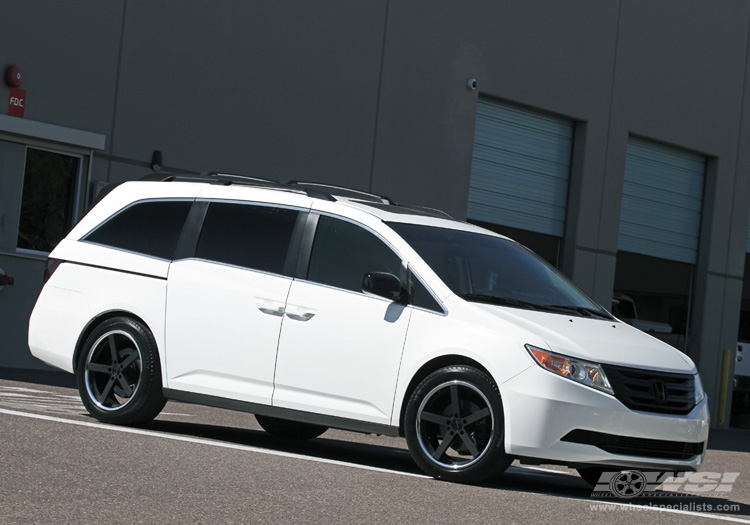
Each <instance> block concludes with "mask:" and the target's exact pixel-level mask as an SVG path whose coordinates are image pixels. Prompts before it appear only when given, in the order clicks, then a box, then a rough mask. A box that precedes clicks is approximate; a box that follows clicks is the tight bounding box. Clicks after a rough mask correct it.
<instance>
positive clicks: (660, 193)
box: [617, 137, 706, 264]
mask: <svg viewBox="0 0 750 525" xmlns="http://www.w3.org/2000/svg"><path fill="white" fill-rule="evenodd" d="M705 173H706V158H705V157H704V156H703V155H698V154H696V153H692V152H689V151H685V150H682V149H679V148H674V147H671V146H664V145H662V144H656V143H653V142H650V141H647V140H643V139H638V138H633V137H631V138H630V139H629V140H628V149H627V155H626V159H625V183H624V187H623V195H622V212H621V215H620V234H619V239H618V243H617V247H618V249H619V250H623V251H628V252H634V253H640V254H642V255H651V256H654V257H660V258H662V259H669V260H672V261H679V262H685V263H689V264H695V262H696V259H697V255H698V235H699V232H700V222H701V211H702V208H703V186H704V181H705Z"/></svg>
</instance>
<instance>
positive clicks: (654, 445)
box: [561, 429, 705, 460]
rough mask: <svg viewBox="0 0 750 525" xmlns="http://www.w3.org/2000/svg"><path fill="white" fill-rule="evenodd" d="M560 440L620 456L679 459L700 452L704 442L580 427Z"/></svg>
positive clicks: (688, 457) (690, 456)
mask: <svg viewBox="0 0 750 525" xmlns="http://www.w3.org/2000/svg"><path fill="white" fill-rule="evenodd" d="M561 441H567V442H569V443H580V444H582V445H592V446H594V447H597V448H600V449H602V450H604V451H605V452H609V453H610V454H618V455H621V456H640V457H646V458H659V459H681V460H684V459H690V458H692V457H693V456H697V455H699V454H702V453H703V449H704V446H705V443H704V442H701V443H684V442H682V441H663V440H660V439H644V438H634V437H626V436H616V435H614V434H604V433H602V432H593V431H591V430H581V429H576V430H572V431H570V432H568V433H567V434H566V435H565V437H563V438H562V439H561Z"/></svg>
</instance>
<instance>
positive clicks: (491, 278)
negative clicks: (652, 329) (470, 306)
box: [389, 223, 601, 311]
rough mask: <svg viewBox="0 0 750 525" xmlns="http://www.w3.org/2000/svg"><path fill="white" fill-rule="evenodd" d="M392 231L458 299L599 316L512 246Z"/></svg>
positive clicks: (474, 236) (486, 238)
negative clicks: (577, 309) (565, 308)
mask: <svg viewBox="0 0 750 525" xmlns="http://www.w3.org/2000/svg"><path fill="white" fill-rule="evenodd" d="M389 225H390V226H391V227H392V228H393V229H394V230H396V232H397V233H398V234H399V235H401V236H402V237H403V238H404V239H405V240H406V241H407V242H408V243H409V244H411V245H412V246H413V247H414V249H415V250H416V251H417V252H418V253H419V255H420V256H421V257H422V258H423V259H424V260H425V261H426V262H427V263H428V264H429V265H430V266H431V267H432V269H433V270H434V271H435V273H437V274H438V275H439V276H440V278H441V279H442V280H443V282H445V284H446V285H447V286H448V287H449V288H450V289H451V290H452V291H453V292H454V293H456V294H458V295H460V296H462V297H464V298H465V299H467V300H469V301H481V302H496V303H497V304H505V305H509V306H521V307H523V305H524V303H526V305H527V306H531V307H533V306H569V307H580V308H588V309H592V310H597V311H600V310H601V308H600V307H599V305H597V304H596V303H594V302H593V301H591V300H590V299H589V298H587V297H586V296H585V295H584V294H583V293H582V292H581V291H580V290H578V289H577V288H576V287H575V286H573V285H572V284H571V283H570V282H569V281H568V280H567V279H565V278H564V277H563V276H562V275H561V274H560V273H558V272H557V270H555V269H554V268H553V267H552V266H551V265H549V264H548V263H547V262H546V261H544V260H543V259H541V258H540V257H537V256H536V255H534V254H533V253H532V252H531V251H529V250H528V249H526V248H524V247H523V246H521V245H520V244H517V243H515V242H513V241H509V240H507V239H502V238H500V237H494V236H491V235H484V234H481V233H472V232H465V231H460V230H451V229H447V228H435V227H430V226H421V225H416V224H401V223H390V224H389Z"/></svg>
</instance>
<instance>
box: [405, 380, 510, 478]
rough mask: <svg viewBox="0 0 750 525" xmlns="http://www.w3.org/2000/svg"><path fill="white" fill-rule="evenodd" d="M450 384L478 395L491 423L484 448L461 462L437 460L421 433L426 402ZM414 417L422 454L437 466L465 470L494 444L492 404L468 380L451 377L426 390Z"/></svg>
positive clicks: (452, 469)
mask: <svg viewBox="0 0 750 525" xmlns="http://www.w3.org/2000/svg"><path fill="white" fill-rule="evenodd" d="M451 386H459V387H465V388H468V389H470V390H471V391H473V392H474V393H476V394H477V395H479V396H480V397H481V398H482V401H483V402H484V404H485V406H486V407H487V408H488V409H489V416H490V421H491V424H492V428H491V429H490V439H489V441H487V444H486V445H485V446H484V448H483V449H482V450H481V452H480V453H479V454H478V455H477V456H476V457H474V458H472V459H470V460H467V461H463V462H450V463H446V462H442V461H438V460H437V459H435V457H433V454H432V451H431V448H430V447H429V446H428V445H427V444H426V443H425V441H424V438H423V434H422V413H423V412H424V409H425V407H426V406H427V404H428V403H429V401H430V400H431V399H432V397H433V396H434V395H435V394H436V393H438V392H439V391H440V390H443V389H445V388H450V387H451ZM416 419H417V420H416V434H417V440H418V442H419V446H420V448H421V449H422V452H423V453H424V455H425V456H426V457H427V458H428V459H429V460H430V461H431V462H433V463H434V464H435V465H437V466H439V467H441V468H444V469H448V470H451V471H454V472H456V471H461V470H465V469H468V468H470V467H471V466H473V465H475V464H476V463H477V462H479V461H480V460H481V459H482V458H483V457H484V456H485V455H487V453H488V452H489V450H490V449H491V448H492V446H493V445H494V442H495V436H494V432H495V414H494V411H493V410H492V405H490V401H489V399H488V398H487V396H486V395H484V393H483V392H482V391H481V390H479V388H477V387H476V386H475V385H473V384H472V383H469V382H468V381H463V380H460V379H453V380H450V381H444V382H442V383H440V384H439V385H437V386H435V387H434V388H432V389H431V390H430V391H429V392H428V394H427V395H426V396H424V398H423V399H422V402H421V403H420V404H419V408H418V409H417V417H416Z"/></svg>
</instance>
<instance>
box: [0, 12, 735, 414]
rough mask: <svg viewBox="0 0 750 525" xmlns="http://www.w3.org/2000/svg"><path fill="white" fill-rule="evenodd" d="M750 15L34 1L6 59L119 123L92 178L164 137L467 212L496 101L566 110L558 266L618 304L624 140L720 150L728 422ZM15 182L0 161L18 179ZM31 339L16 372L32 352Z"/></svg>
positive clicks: (715, 163)
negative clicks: (484, 108)
mask: <svg viewBox="0 0 750 525" xmlns="http://www.w3.org/2000/svg"><path fill="white" fill-rule="evenodd" d="M749 26H750V4H748V3H747V2H744V1H742V0H736V1H732V0H725V1H723V2H720V3H719V2H704V1H698V0H693V1H684V0H662V1H660V2H652V1H648V0H620V1H618V0H576V1H572V2H558V1H554V0H528V1H524V2H511V1H507V2H505V1H503V2H500V1H496V0H493V1H476V2H448V1H435V2H430V3H429V5H425V4H424V3H421V2H413V1H404V2H394V1H388V0H381V1H372V2H348V1H343V0H341V1H332V2H325V3H323V4H321V3H305V2H296V1H278V2H272V3H269V2H222V3H216V2H209V1H207V0H161V1H159V2H149V1H146V0H119V1H118V0H110V1H108V2H100V1H97V0H75V1H69V2H64V3H61V2H58V1H56V0H32V1H29V2H15V3H9V4H8V5H5V6H4V14H3V17H2V18H1V19H0V66H3V67H7V66H9V65H11V64H18V65H20V66H21V67H22V68H23V70H24V73H25V80H24V84H23V87H24V88H25V89H26V90H27V107H26V114H25V117H24V118H25V119H27V120H33V121H39V122H44V123H48V124H54V125H59V126H64V127H67V128H73V129H76V130H84V131H89V132H93V133H97V134H101V135H104V136H105V137H106V143H105V146H104V149H102V150H98V151H95V152H94V157H93V163H92V168H91V174H90V178H91V181H121V180H127V179H132V178H137V177H140V176H141V175H144V174H145V173H147V172H148V171H149V165H150V161H151V155H152V152H153V151H154V150H160V151H162V152H163V156H164V165H165V168H166V169H173V170H178V171H183V170H184V171H195V172H198V171H204V170H224V171H230V172H231V171H236V172H241V173H246V174H251V175H256V176H261V177H269V178H274V179H308V180H318V181H325V182H331V183H338V184H346V185H350V186H354V187H358V188H362V189H367V190H372V191H376V192H380V193H384V194H388V195H389V196H391V197H392V198H394V199H395V200H399V201H406V202H413V203H418V204H425V205H430V206H436V207H440V208H443V209H445V210H446V211H448V212H449V213H451V214H453V215H455V216H458V217H465V216H466V207H467V197H468V187H469V172H470V166H471V156H472V148H473V133H474V122H475V111H476V105H477V99H478V97H479V96H480V94H481V95H482V96H485V97H492V98H496V99H498V100H501V101H505V102H510V103H515V104H519V105H522V106H526V107H530V108H534V109H537V110H540V111H546V112H550V113H553V114H556V115H559V116H563V117H566V118H568V119H571V120H573V121H575V123H576V131H575V144H574V152H573V168H572V173H571V180H570V190H569V191H570V195H569V198H568V211H567V222H566V233H565V237H564V239H563V252H562V263H561V266H562V269H563V270H564V271H565V272H566V273H567V274H568V275H570V276H571V277H572V278H573V280H574V281H575V282H576V283H577V284H578V285H579V286H581V287H582V288H583V289H584V290H585V291H586V292H588V293H589V294H591V295H592V296H593V297H594V298H595V299H597V300H599V301H600V302H602V303H603V304H607V303H608V301H609V299H610V297H611V294H612V289H613V283H614V276H615V271H616V265H617V239H618V228H619V218H620V202H621V195H622V186H623V172H624V166H625V153H626V146H627V140H628V137H629V136H639V137H643V138H647V139H651V140H654V141H657V142H663V143H666V144H670V145H674V146H678V147H681V148H686V149H689V150H693V151H695V152H698V153H701V154H703V155H706V156H707V157H708V159H709V163H708V171H707V179H706V188H705V192H704V210H703V220H702V229H701V238H700V249H699V259H698V263H697V265H696V272H695V275H696V279H695V301H694V316H693V332H692V334H691V338H690V344H689V347H688V353H689V354H690V355H691V356H692V357H693V358H694V359H695V360H696V362H697V363H698V366H699V369H700V371H701V374H702V375H703V377H704V382H705V383H706V387H707V389H708V391H709V393H710V395H711V401H712V413H713V414H714V415H715V417H717V416H718V414H717V412H718V410H719V405H718V392H719V385H720V383H721V376H720V372H721V351H722V349H724V348H732V347H734V345H735V343H736V338H737V326H738V322H739V305H740V300H741V293H742V280H743V271H744V262H745V249H746V248H745V247H746V232H747V227H748V210H749V209H750V197H748V195H750V191H749V190H750V188H749V187H748V185H749V184H750V177H748V172H750V148H748V144H750V127H748V126H750V118H748V117H750V115H748V111H750V109H748V106H750V104H748V103H747V102H750V93H749V92H748V86H749V85H750V83H748V78H747V75H748V67H747V66H748V42H749V41H750V39H749V38H748V27H749ZM469 78H475V79H476V80H477V82H478V89H477V90H470V89H468V88H467V85H466V82H467V79H469ZM7 89H8V88H7V87H6V86H4V85H2V86H0V101H2V102H4V100H5V99H6V98H7V93H8V91H7ZM5 110H6V108H5V106H4V103H3V104H0V113H1V112H5ZM0 138H2V137H0ZM1 166H3V160H2V159H1V158H0V167H1ZM17 176H18V173H17V172H13V171H2V172H0V183H1V184H2V187H3V189H4V191H7V192H10V191H11V190H10V188H12V187H17V186H18V184H17V181H16V182H14V183H11V177H17ZM4 198H5V199H6V201H7V199H8V198H9V197H7V196H6V197H4ZM6 201H4V200H2V199H0V206H6V205H5V204H3V203H4V202H6ZM9 209H10V207H9V206H6V209H5V210H2V209H0V214H3V213H7V212H8V210H9ZM0 233H2V232H0ZM2 250H4V251H6V252H10V251H12V249H11V247H8V246H5V247H3V249H2ZM0 262H2V260H0ZM34 264H35V265H38V262H34ZM14 293H15V294H16V295H18V292H14ZM9 297H10V294H9V292H8V290H5V291H3V292H0V302H2V301H5V302H6V303H8V302H9V301H10V299H9ZM15 300H17V299H15ZM26 302H27V303H28V302H29V301H26ZM22 310H23V309H22ZM22 314H23V312H22V311H20V313H18V314H17V316H18V317H19V318H18V319H15V320H14V321H13V327H14V330H16V331H18V332H19V333H22V332H23V330H24V326H23V323H24V322H25V320H24V319H22V317H23V315H22ZM6 322H7V321H6ZM18 341H20V338H17V339H16V342H15V343H14V345H15V346H14V347H13V348H7V347H6V348H4V349H3V352H2V353H0V365H6V366H8V365H19V366H20V365H22V366H33V362H32V361H30V360H29V358H28V357H25V355H26V354H24V357H17V356H19V355H21V354H23V352H26V353H27V350H26V349H23V348H18V344H19V343H18ZM14 356H15V357H14Z"/></svg>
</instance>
